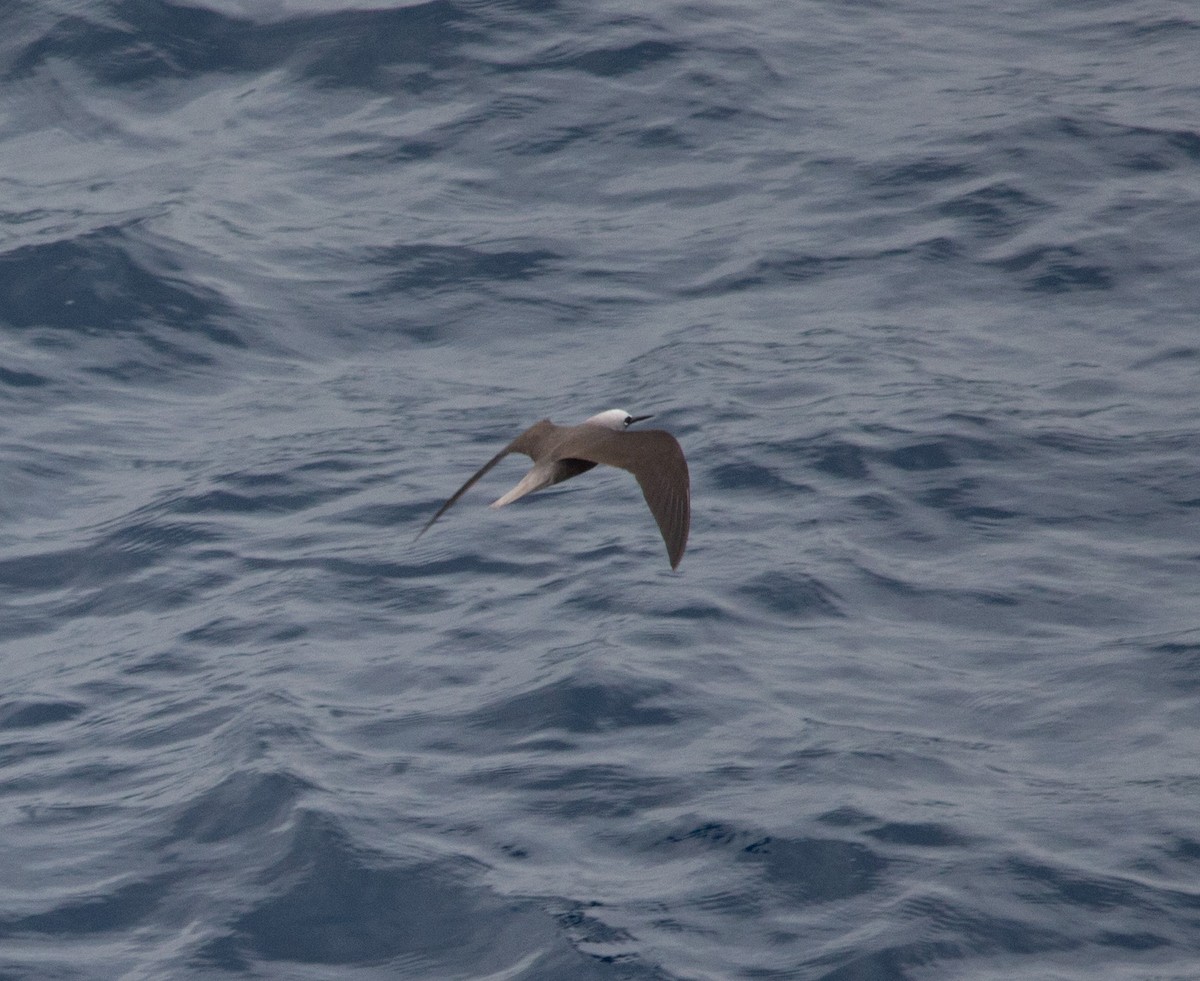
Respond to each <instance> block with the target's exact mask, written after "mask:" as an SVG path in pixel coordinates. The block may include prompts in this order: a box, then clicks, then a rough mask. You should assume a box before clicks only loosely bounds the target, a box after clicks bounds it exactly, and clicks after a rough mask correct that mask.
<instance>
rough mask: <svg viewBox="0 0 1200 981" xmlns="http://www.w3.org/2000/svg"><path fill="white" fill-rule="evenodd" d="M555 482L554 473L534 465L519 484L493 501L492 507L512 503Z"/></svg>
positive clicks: (500, 506)
mask: <svg viewBox="0 0 1200 981" xmlns="http://www.w3.org/2000/svg"><path fill="white" fill-rule="evenodd" d="M552 483H554V476H553V473H552V472H551V471H549V470H547V469H544V468H542V467H534V468H533V469H532V470H530V471H529V473H527V474H526V475H525V476H524V477H522V478H521V482H520V483H519V484H517V486H516V487H514V488H513V489H512V490H510V491H509V492H508V493H507V494H505V495H504V496H503V497H501V498H499V499H497V500H495V501H493V502H492V507H494V508H502V507H504V505H506V504H512V502H513V501H515V500H517V498H520V497H524V496H525V495H526V494H532V493H533V492H534V491H535V490H541V489H542V488H543V487H548V486H549V485H550V484H552Z"/></svg>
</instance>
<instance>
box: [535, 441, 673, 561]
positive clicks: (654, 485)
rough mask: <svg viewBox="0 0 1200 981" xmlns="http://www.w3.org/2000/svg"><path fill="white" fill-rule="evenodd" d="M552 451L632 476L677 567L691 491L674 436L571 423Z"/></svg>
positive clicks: (558, 454) (668, 553)
mask: <svg viewBox="0 0 1200 981" xmlns="http://www.w3.org/2000/svg"><path fill="white" fill-rule="evenodd" d="M553 453H554V456H555V457H557V458H559V459H563V458H567V457H570V458H574V459H579V460H591V461H592V462H594V463H603V464H606V465H607V466H610V467H620V468H621V469H622V470H628V471H629V472H630V473H631V474H633V475H634V476H635V477H636V478H637V482H638V484H639V485H640V486H641V488H642V496H644V497H645V498H646V503H647V504H648V505H649V506H650V513H651V514H653V515H654V520H655V521H656V522H658V530H659V531H660V532H662V537H663V541H664V542H665V543H666V546H667V558H669V559H670V560H671V568H672V569H674V568H677V567H678V565H679V561H680V559H682V558H683V551H684V549H685V548H687V540H688V531H689V530H690V529H691V524H692V499H691V498H692V495H691V481H690V479H689V477H688V466H687V460H686V459H684V456H683V448H682V447H681V446H680V445H679V441H678V440H676V439H675V437H674V436H672V435H671V434H670V433H668V432H666V431H664V430H662V429H646V430H640V431H638V432H632V433H631V432H616V431H613V430H611V429H604V428H602V427H600V426H589V425H583V426H573V427H571V431H570V433H569V435H567V436H566V437H565V438H564V439H562V441H561V442H559V443H558V444H556V445H555V446H554V450H553Z"/></svg>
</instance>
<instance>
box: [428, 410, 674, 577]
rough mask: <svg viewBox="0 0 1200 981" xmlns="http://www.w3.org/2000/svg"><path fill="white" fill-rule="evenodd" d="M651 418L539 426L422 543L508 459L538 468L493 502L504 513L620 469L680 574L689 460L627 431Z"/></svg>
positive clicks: (664, 436)
mask: <svg viewBox="0 0 1200 981" xmlns="http://www.w3.org/2000/svg"><path fill="white" fill-rule="evenodd" d="M649 418H651V417H650V416H631V415H630V414H629V413H627V412H626V411H625V410H624V409H609V410H607V411H606V412H601V413H599V414H598V415H594V416H592V417H591V418H590V419H586V420H584V421H583V422H582V423H580V424H579V425H578V426H556V425H555V424H554V423H552V422H551V421H550V420H549V419H543V420H542V421H541V422H535V423H534V424H533V425H532V426H530V427H529V428H528V429H526V430H525V432H523V433H521V435H520V436H518V437H517V438H516V439H514V440H513V441H512V442H511V443H509V444H508V445H507V446H506V447H504V449H502V450H501V451H500V452H499V453H497V454H496V455H495V456H494V457H492V458H491V459H490V460H488V462H487V463H485V464H484V465H483V466H482V467H480V468H479V469H478V470H477V471H476V472H475V474H474V475H473V476H472V477H471V479H470V480H468V481H467V482H466V483H465V484H463V485H462V486H461V487H460V488H459V489H458V490H456V491H455V492H454V494H453V495H451V497H450V500H448V501H447V502H446V503H445V504H443V505H442V506H441V507H440V508H439V509H438V512H437V514H435V515H434V516H433V517H432V518H430V519H429V520H428V521H427V522H426V523H425V526H424V527H423V528H422V529H421V530H420V531H419V532H417V538H420V537H421V536H422V535H423V534H425V532H427V531H428V530H429V528H430V526H432V525H433V523H434V522H435V521H437V519H438V518H440V517H441V516H442V515H443V514H445V513H446V512H447V511H448V510H449V509H450V507H451V505H453V504H454V502H455V501H457V500H458V499H459V498H460V497H462V496H463V494H465V493H466V492H467V491H468V490H470V488H471V487H472V486H474V484H475V482H476V481H477V480H479V478H480V477H482V476H483V475H484V474H486V473H487V472H488V471H489V470H491V469H492V467H494V466H495V465H496V464H497V463H499V462H500V461H501V460H502V459H504V458H505V457H506V456H508V454H510V453H524V454H525V455H526V456H527V457H529V458H530V459H531V460H533V468H532V469H531V470H530V471H529V473H527V474H526V475H525V476H524V477H522V478H521V481H520V482H519V483H518V484H517V486H516V487H514V488H513V489H512V490H510V491H509V492H508V493H507V494H505V495H504V496H503V497H501V498H499V499H498V500H496V501H495V502H493V504H492V507H494V508H502V507H504V505H506V504H511V503H512V502H513V501H515V500H517V499H518V498H521V497H524V496H525V495H526V494H532V493H533V492H534V491H536V490H541V489H542V488H543V487H549V486H550V485H551V484H559V483H562V481H564V480H569V479H570V478H571V477H578V476H579V475H580V474H581V473H586V472H587V471H589V470H591V469H592V467H594V466H596V464H598V463H603V464H606V465H608V466H610V467H620V468H621V469H622V470H628V471H629V472H630V473H631V474H633V475H634V477H636V478H637V482H638V484H639V486H640V487H641V488H642V495H643V496H644V497H645V498H646V503H647V504H648V505H649V506H650V513H651V514H652V515H654V520H655V521H656V522H658V530H659V531H660V532H662V537H663V541H664V542H665V543H666V546H667V558H668V559H669V560H670V562H671V568H672V569H675V568H678V566H679V560H680V559H682V558H683V550H684V549H685V548H686V547H687V539H688V529H689V528H690V526H691V521H692V506H691V485H690V482H689V480H688V466H687V460H685V459H684V456H683V449H682V448H681V447H680V445H679V441H678V440H676V439H675V437H674V436H672V435H671V434H670V433H668V432H666V431H665V430H662V429H644V430H637V431H635V432H627V431H626V430H627V429H628V428H629V427H630V426H632V425H633V424H634V423H635V422H641V421H642V420H643V419H649ZM414 541H415V539H414Z"/></svg>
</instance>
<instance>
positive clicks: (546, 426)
mask: <svg viewBox="0 0 1200 981" xmlns="http://www.w3.org/2000/svg"><path fill="white" fill-rule="evenodd" d="M560 428H561V427H559V426H556V425H554V423H552V422H551V421H550V420H549V419H543V420H542V421H541V422H535V423H534V424H533V425H532V426H530V427H529V428H528V429H526V430H525V432H523V433H521V435H520V436H518V437H517V438H516V439H514V440H513V441H512V442H511V443H509V444H508V445H507V446H506V447H504V449H502V450H501V451H500V452H499V453H497V454H496V455H495V456H494V457H492V458H491V459H490V460H488V462H487V463H485V464H484V465H483V466H482V467H480V468H479V469H478V470H476V471H475V473H474V474H473V475H472V477H471V479H470V480H468V481H467V482H466V483H465V484H463V485H462V486H461V487H460V488H459V489H458V490H456V491H455V492H454V493H453V494H452V495H451V496H450V500H448V501H447V502H446V503H445V504H443V505H442V506H441V507H440V508H438V512H437V514H435V515H434V516H433V517H432V518H430V519H429V520H428V521H426V522H425V526H424V527H423V528H422V529H421V530H420V531H418V532H417V534H416V537H415V538H414V539H413V541H414V542H415V541H416V540H417V538H420V537H421V536H422V535H424V534H425V532H427V531H428V530H429V528H430V526H431V525H432V524H433V523H434V522H435V521H437V519H438V518H440V517H441V516H442V515H443V514H445V513H446V512H447V511H449V510H450V506H451V505H452V504H454V502H455V501H457V500H458V499H459V498H460V497H462V496H463V495H464V494H465V493H466V492H467V491H469V490H470V489H471V488H472V487H474V486H475V483H476V481H478V480H479V478H480V477H482V476H483V475H484V474H485V473H487V472H488V471H489V470H491V469H492V467H494V466H495V465H496V464H497V463H499V462H500V461H501V460H503V459H504V458H505V457H506V456H508V454H510V453H524V454H525V455H526V456H527V457H529V458H530V459H531V460H536V459H537V458H538V457H539V456H540V455H541V451H542V448H543V447H544V446H545V445H546V444H547V442H548V441H549V440H550V439H551V438H552V436H553V434H554V432H555V431H556V430H558V429H560Z"/></svg>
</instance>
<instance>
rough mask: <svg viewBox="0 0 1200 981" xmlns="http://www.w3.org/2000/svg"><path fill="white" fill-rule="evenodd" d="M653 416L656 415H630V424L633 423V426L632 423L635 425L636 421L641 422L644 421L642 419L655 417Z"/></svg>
mask: <svg viewBox="0 0 1200 981" xmlns="http://www.w3.org/2000/svg"><path fill="white" fill-rule="evenodd" d="M653 418H654V416H653V415H648V416H630V417H629V425H631V426H632V425H633V424H634V423H635V422H641V421H642V420H644V419H653Z"/></svg>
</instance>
